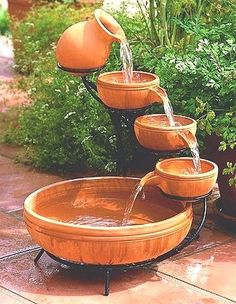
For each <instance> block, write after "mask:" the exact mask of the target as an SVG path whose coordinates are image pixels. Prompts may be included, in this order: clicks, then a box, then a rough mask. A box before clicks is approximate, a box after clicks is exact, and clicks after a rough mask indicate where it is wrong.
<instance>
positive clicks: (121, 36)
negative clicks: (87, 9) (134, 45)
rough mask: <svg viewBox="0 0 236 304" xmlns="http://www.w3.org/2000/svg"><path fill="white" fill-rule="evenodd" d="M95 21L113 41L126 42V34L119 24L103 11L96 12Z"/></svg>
mask: <svg viewBox="0 0 236 304" xmlns="http://www.w3.org/2000/svg"><path fill="white" fill-rule="evenodd" d="M94 16H95V19H96V20H97V22H98V24H99V25H100V27H101V28H102V30H103V31H104V32H105V33H106V34H108V35H109V36H110V38H111V39H112V40H113V41H117V42H119V43H120V42H122V41H124V40H126V37H125V33H124V31H123V29H122V27H121V26H120V25H119V23H118V22H117V21H116V20H115V19H114V18H113V17H112V16H111V15H110V14H108V13H107V12H105V11H104V10H102V9H97V10H95V13H94Z"/></svg>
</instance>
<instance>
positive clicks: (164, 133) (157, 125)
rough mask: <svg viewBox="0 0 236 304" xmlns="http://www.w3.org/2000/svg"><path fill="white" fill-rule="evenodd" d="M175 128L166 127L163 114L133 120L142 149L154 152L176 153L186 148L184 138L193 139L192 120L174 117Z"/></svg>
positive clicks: (166, 121)
mask: <svg viewBox="0 0 236 304" xmlns="http://www.w3.org/2000/svg"><path fill="white" fill-rule="evenodd" d="M174 118H175V121H176V122H177V123H179V124H180V126H177V127H171V126H169V125H168V120H167V117H166V115H165V114H153V115H144V116H140V117H138V118H137V119H136V120H135V123H134V131H135V135H136V137H137V140H138V142H139V143H140V145H142V146H143V147H145V148H147V149H150V150H154V151H176V150H181V149H184V148H187V147H188V144H187V142H186V140H185V137H187V138H189V140H191V139H192V138H195V134H196V128H197V124H196V121H195V120H193V119H192V118H189V117H185V116H180V115H174Z"/></svg>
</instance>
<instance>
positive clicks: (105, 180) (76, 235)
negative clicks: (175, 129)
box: [24, 177, 193, 265]
mask: <svg viewBox="0 0 236 304" xmlns="http://www.w3.org/2000/svg"><path fill="white" fill-rule="evenodd" d="M138 182H139V179H136V178H123V177H100V178H84V179H76V180H68V181H65V182H60V183H56V184H53V185H50V186H47V187H44V188H42V189H40V190H38V191H36V192H34V193H32V194H31V195H30V196H29V197H28V198H27V199H26V201H25V205H24V207H25V208H24V219H25V222H26V226H27V229H28V231H29V233H30V235H31V236H32V238H33V240H34V241H35V242H36V243H37V244H39V245H40V246H41V247H42V248H43V249H44V250H46V251H47V252H49V253H51V254H53V255H55V256H57V257H59V258H62V259H66V260H68V261H71V262H75V263H86V264H96V265H97V264H99V265H120V264H129V263H135V262H140V261H146V260H150V259H153V258H156V257H158V256H160V255H162V254H164V253H166V252H168V251H170V250H171V249H173V248H175V247H176V246H177V245H178V244H179V243H181V242H182V240H183V239H184V238H185V237H186V235H187V234H188V232H189V229H190V227H191V224H192V220H193V213H192V205H191V204H190V203H184V202H179V203H176V201H173V200H171V199H168V198H166V197H164V196H162V195H161V194H160V190H159V189H158V188H156V187H153V186H146V187H145V194H146V198H145V200H142V199H138V200H137V201H136V202H135V205H134V208H133V211H132V213H131V216H130V220H129V222H128V225H127V226H120V224H121V221H122V218H123V213H124V209H125V204H126V203H127V202H128V200H129V197H130V194H131V193H132V191H133V190H134V188H135V185H136V184H137V183H138ZM80 218H83V221H84V222H82V223H81V222H80V224H78V221H79V219H80ZM97 218H98V219H102V222H101V221H100V222H99V223H97V224H96V223H95V224H91V223H92V221H93V219H97ZM86 222H87V223H86ZM83 223H84V224H83ZM89 223H90V224H89ZM114 223H115V224H116V226H115V227H114V226H113V224H114Z"/></svg>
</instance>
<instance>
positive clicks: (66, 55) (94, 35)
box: [56, 9, 125, 76]
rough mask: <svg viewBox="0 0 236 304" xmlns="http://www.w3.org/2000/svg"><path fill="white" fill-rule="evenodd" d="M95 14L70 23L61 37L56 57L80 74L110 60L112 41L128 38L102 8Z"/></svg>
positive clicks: (65, 67) (60, 64) (101, 65)
mask: <svg viewBox="0 0 236 304" xmlns="http://www.w3.org/2000/svg"><path fill="white" fill-rule="evenodd" d="M94 15H95V18H94V19H93V20H90V21H86V22H79V23H76V24H74V25H72V26H70V27H69V28H68V29H67V30H66V31H65V32H64V33H63V34H62V36H61V38H60V39H59V41H58V43H57V49H56V58H57V61H58V63H59V66H60V67H61V68H62V69H65V70H68V71H71V72H73V74H77V72H78V75H80V76H82V75H86V74H88V73H89V72H92V71H95V70H97V69H100V68H102V67H103V66H104V65H105V63H106V61H107V58H108V56H109V54H110V50H111V44H112V42H114V41H121V40H124V39H125V34H124V32H123V30H122V28H121V27H120V25H119V24H118V22H117V21H116V20H115V19H114V18H113V17H112V16H111V15H109V14H108V13H106V12H105V11H103V10H101V9H98V10H95V13H94ZM80 71H82V72H81V73H80Z"/></svg>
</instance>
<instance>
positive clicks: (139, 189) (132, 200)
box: [121, 183, 145, 226]
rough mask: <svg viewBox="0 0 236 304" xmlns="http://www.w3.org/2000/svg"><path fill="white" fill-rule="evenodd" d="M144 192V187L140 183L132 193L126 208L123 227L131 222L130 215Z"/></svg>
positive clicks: (143, 197)
mask: <svg viewBox="0 0 236 304" xmlns="http://www.w3.org/2000/svg"><path fill="white" fill-rule="evenodd" d="M142 191H143V185H141V184H140V183H138V185H137V186H136V187H135V189H134V191H133V192H132V194H131V196H130V198H129V200H128V202H127V204H126V207H125V211H124V216H123V220H122V223H121V226H126V225H127V223H128V220H129V216H130V213H131V211H132V209H133V206H134V203H135V201H136V199H137V197H138V195H139V194H140V193H141V192H142ZM142 199H145V193H144V191H143V193H142Z"/></svg>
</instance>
